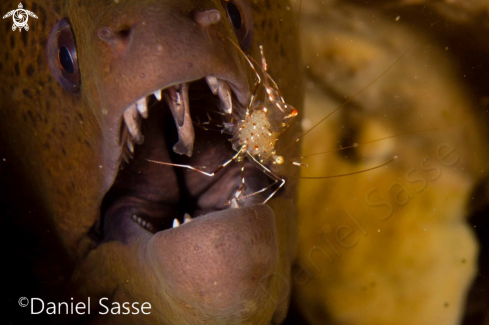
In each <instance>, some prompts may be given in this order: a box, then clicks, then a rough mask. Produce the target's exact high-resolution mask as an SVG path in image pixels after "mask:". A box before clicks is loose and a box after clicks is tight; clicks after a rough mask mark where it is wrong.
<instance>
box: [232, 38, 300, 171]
mask: <svg viewBox="0 0 489 325" xmlns="http://www.w3.org/2000/svg"><path fill="white" fill-rule="evenodd" d="M260 53H261V59H262V73H263V77H264V80H263V87H264V90H265V96H264V97H265V98H264V100H263V101H259V100H258V98H257V97H256V93H257V91H255V93H254V94H253V95H252V97H251V102H250V105H249V107H248V109H247V110H246V115H245V117H244V118H243V119H242V120H241V121H239V123H237V127H236V131H235V134H234V136H233V138H232V139H231V142H232V145H233V149H234V150H236V151H240V150H241V152H242V153H243V154H245V153H247V154H248V155H250V156H252V157H253V158H254V160H256V161H258V162H260V163H261V164H282V163H283V162H284V158H283V157H282V156H279V155H277V154H276V150H275V144H276V142H277V140H278V138H279V136H280V135H281V134H282V133H283V132H284V131H285V130H286V129H287V127H288V126H289V123H290V121H291V120H292V119H293V118H294V117H295V116H297V114H298V112H297V110H296V109H295V108H294V107H292V106H291V105H289V104H286V103H285V101H284V99H283V97H282V95H281V94H280V90H279V89H278V86H277V84H276V83H275V81H274V80H273V79H272V77H271V76H270V75H269V74H268V72H267V63H266V60H265V56H264V53H263V47H262V46H260ZM250 65H251V67H252V68H253V70H255V69H254V67H253V65H252V64H251V62H250ZM255 72H256V70H255ZM256 74H257V78H258V82H257V85H258V84H259V83H260V82H261V78H260V76H259V75H258V73H257V72H256Z"/></svg>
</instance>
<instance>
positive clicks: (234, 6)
mask: <svg viewBox="0 0 489 325" xmlns="http://www.w3.org/2000/svg"><path fill="white" fill-rule="evenodd" d="M221 4H222V6H223V8H224V9H225V10H226V13H227V16H228V19H229V21H230V22H231V24H232V25H233V29H234V33H235V34H236V37H237V38H238V40H239V45H240V46H241V48H242V49H243V50H244V51H246V50H247V49H249V48H250V46H251V41H252V39H253V13H252V12H251V8H250V6H249V4H248V2H247V1H246V0H221Z"/></svg>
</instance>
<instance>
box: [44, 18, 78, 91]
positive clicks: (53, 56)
mask: <svg viewBox="0 0 489 325" xmlns="http://www.w3.org/2000/svg"><path fill="white" fill-rule="evenodd" d="M47 56H48V65H49V70H51V74H52V75H53V76H54V78H55V79H56V81H58V83H59V84H60V85H61V86H62V87H63V88H64V89H66V90H68V91H70V92H72V93H77V92H79V91H80V70H79V67H78V55H77V53H76V44H75V37H74V35H73V31H72V30H71V25H70V22H69V21H68V20H67V19H61V20H60V21H58V22H57V23H56V24H55V25H54V27H53V28H52V29H51V32H50V33H49V38H48V42H47Z"/></svg>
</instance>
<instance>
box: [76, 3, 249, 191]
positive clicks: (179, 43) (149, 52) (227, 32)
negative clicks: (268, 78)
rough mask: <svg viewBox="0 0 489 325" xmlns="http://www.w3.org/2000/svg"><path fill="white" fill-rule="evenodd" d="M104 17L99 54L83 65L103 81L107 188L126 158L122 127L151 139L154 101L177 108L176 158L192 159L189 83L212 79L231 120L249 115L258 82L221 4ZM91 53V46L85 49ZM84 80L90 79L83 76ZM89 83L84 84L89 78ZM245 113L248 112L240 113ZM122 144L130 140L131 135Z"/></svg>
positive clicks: (121, 9) (134, 7)
mask: <svg viewBox="0 0 489 325" xmlns="http://www.w3.org/2000/svg"><path fill="white" fill-rule="evenodd" d="M113 6H114V8H115V9H116V10H114V8H111V10H107V15H100V16H99V17H97V22H96V24H95V26H94V29H93V30H92V31H91V35H92V37H91V38H90V42H91V43H92V44H90V46H86V48H94V49H95V51H93V52H90V53H87V55H89V56H91V60H88V61H87V62H89V63H90V64H89V65H88V66H84V67H82V70H84V71H86V73H92V74H94V75H96V76H97V77H96V78H93V80H95V84H94V85H93V86H94V87H95V88H96V89H97V91H98V93H99V100H100V103H99V106H100V112H96V113H97V114H98V115H99V117H100V120H101V126H102V131H103V133H104V140H103V142H104V157H105V163H104V166H106V167H105V168H104V172H105V173H106V181H107V184H110V183H111V182H112V180H113V179H114V177H115V174H116V172H117V167H118V165H119V162H120V160H121V124H122V123H121V122H124V123H125V125H127V129H128V131H129V133H130V137H128V141H127V142H131V143H128V146H129V147H130V148H131V149H132V146H133V144H141V143H142V142H143V141H144V138H143V135H142V134H141V132H140V130H139V129H140V121H141V119H142V118H143V119H144V118H147V117H148V116H147V115H148V114H147V98H148V96H150V97H151V96H153V94H154V96H155V97H156V98H157V99H158V100H162V101H167V102H169V107H170V109H171V110H172V113H173V115H174V118H175V122H176V124H177V125H178V128H179V135H180V136H181V139H180V141H179V142H178V143H176V144H175V148H174V149H175V152H177V153H179V154H185V155H187V156H191V155H192V145H193V138H194V132H193V130H192V128H193V127H192V122H191V116H189V115H188V107H187V106H188V98H187V97H188V87H189V84H190V83H192V82H194V81H196V80H201V79H204V80H206V81H207V83H208V84H209V86H210V88H211V90H212V92H213V93H214V94H215V95H218V96H219V98H220V99H221V102H222V110H223V111H224V112H225V113H226V114H228V115H229V114H231V113H236V111H237V110H244V109H245V107H247V105H248V103H249V99H250V96H251V90H250V89H251V86H252V84H253V83H254V82H255V81H256V76H255V74H254V73H253V72H252V69H251V68H250V65H249V63H248V62H247V58H246V57H245V55H244V53H242V52H240V50H239V49H238V48H236V46H235V45H234V44H233V42H234V43H235V44H237V43H238V42H237V41H232V40H233V39H234V40H236V35H235V34H234V31H233V27H232V26H231V24H230V22H229V21H228V20H227V19H223V17H226V16H225V15H226V12H225V11H224V9H223V8H222V6H221V5H219V4H216V2H214V1H200V2H198V3H196V2H195V1H189V0H185V1H159V2H153V3H151V4H149V5H146V6H144V8H143V7H142V6H139V5H138V3H132V2H121V3H118V4H117V5H113ZM80 48H83V47H80ZM82 78H83V74H82ZM82 83H83V80H82ZM91 86H92V85H85V87H87V88H88V87H91ZM236 114H238V115H240V114H241V113H236ZM122 138H124V139H122V144H123V145H124V142H126V139H125V136H123V137H122Z"/></svg>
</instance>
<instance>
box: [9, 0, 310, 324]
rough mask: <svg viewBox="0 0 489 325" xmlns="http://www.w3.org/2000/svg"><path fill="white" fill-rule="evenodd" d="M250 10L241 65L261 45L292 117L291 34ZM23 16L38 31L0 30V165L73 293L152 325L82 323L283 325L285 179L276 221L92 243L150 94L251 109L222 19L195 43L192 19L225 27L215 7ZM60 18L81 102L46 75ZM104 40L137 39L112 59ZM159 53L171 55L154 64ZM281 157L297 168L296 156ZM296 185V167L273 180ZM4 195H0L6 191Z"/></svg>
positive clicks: (39, 4)
mask: <svg viewBox="0 0 489 325" xmlns="http://www.w3.org/2000/svg"><path fill="white" fill-rule="evenodd" d="M250 4H251V7H252V10H253V15H254V38H253V43H252V49H251V50H250V51H248V53H251V54H252V55H253V56H254V57H255V58H256V59H258V58H259V54H258V45H260V44H263V46H264V48H265V54H266V57H267V58H268V61H269V72H270V74H271V75H272V76H273V78H274V79H275V81H276V82H277V83H278V85H279V87H280V90H281V92H282V94H283V96H284V97H285V99H286V101H287V102H288V103H290V104H292V105H294V106H295V107H296V108H298V109H299V111H301V106H302V91H301V80H300V77H299V76H300V69H299V49H298V42H297V33H296V26H295V25H296V21H297V20H296V18H294V17H293V16H292V12H291V10H290V9H288V8H287V6H288V4H287V3H285V2H283V1H273V0H257V1H250ZM23 5H24V8H25V9H28V10H31V11H33V12H34V13H36V14H37V15H38V17H39V19H37V20H36V19H30V20H29V26H30V30H29V31H28V32H25V31H22V32H21V33H19V32H17V31H16V32H13V31H12V30H11V24H12V20H11V19H8V20H7V19H6V20H4V21H2V22H1V24H2V25H1V28H0V40H2V44H3V46H2V47H1V49H0V74H1V76H2V77H1V79H0V111H1V114H2V117H1V118H0V138H1V139H3V140H2V151H4V153H5V157H6V158H7V160H9V161H11V162H13V163H14V164H15V165H16V167H17V169H18V170H20V171H21V175H22V177H23V178H24V179H25V180H26V181H27V182H28V184H29V190H30V191H32V192H33V193H35V196H36V200H38V201H39V202H41V210H40V211H38V212H37V213H38V214H39V216H40V217H41V216H46V217H48V218H49V220H50V221H51V222H52V223H53V224H54V226H55V236H58V237H59V239H60V242H61V243H62V246H63V247H64V249H65V250H66V252H67V254H68V255H69V257H70V262H69V263H70V264H71V265H73V268H74V270H75V272H74V274H64V276H65V277H66V278H67V279H70V278H72V279H73V280H74V283H75V286H76V288H77V290H78V291H79V292H80V293H81V294H82V297H83V296H90V297H91V299H92V302H93V301H96V300H98V297H109V299H111V301H120V302H123V301H138V302H144V301H148V302H150V303H151V305H152V313H151V315H148V316H144V317H141V315H138V316H133V317H130V316H127V315H121V316H119V317H117V316H114V317H111V316H99V317H98V318H96V317H95V316H97V315H92V317H89V318H87V319H86V321H87V322H93V323H98V324H269V323H273V324H279V323H281V322H282V321H283V319H284V317H285V315H286V309H287V305H288V300H289V295H290V287H289V286H288V284H287V283H288V279H289V277H290V268H291V263H292V260H293V258H294V255H295V246H296V207H295V203H296V200H295V195H296V186H295V185H296V184H295V181H294V178H293V177H292V178H290V179H288V183H286V186H285V190H284V191H283V192H281V193H280V195H277V196H276V198H274V199H273V200H271V201H270V202H269V204H268V206H269V207H270V208H271V209H272V210H273V214H271V213H270V210H269V208H268V207H266V206H251V207H247V208H244V209H241V210H235V211H231V213H230V212H227V213H224V214H223V212H215V213H211V214H209V215H207V216H204V217H201V218H197V219H194V220H193V221H192V223H190V224H188V225H184V226H182V227H180V228H178V229H171V230H166V231H162V232H158V233H156V234H154V235H153V234H151V233H148V232H144V231H142V230H141V229H140V228H138V227H135V224H134V223H133V222H130V221H128V220H126V219H124V220H121V227H124V226H125V225H126V223H127V227H128V228H130V229H131V231H132V233H131V236H130V237H129V238H128V239H127V240H125V241H122V240H121V241H118V240H112V241H102V242H97V241H96V240H95V239H94V238H93V236H89V234H90V232H91V230H92V229H93V227H94V225H95V224H96V223H97V221H98V220H100V207H101V204H102V199H103V197H104V195H105V193H106V192H107V191H108V189H109V188H110V187H111V185H112V183H113V182H114V179H115V177H116V174H117V173H118V170H119V168H118V165H119V161H120V154H121V147H120V144H119V138H118V137H119V129H120V125H121V118H122V112H123V109H124V108H126V107H127V106H128V105H129V104H130V103H132V102H134V101H135V100H136V99H138V98H140V97H141V96H143V95H146V94H147V93H148V92H149V91H153V90H154V89H156V88H164V87H167V86H169V85H170V84H172V83H179V82H184V81H191V80H195V79H199V78H202V77H204V76H205V75H206V74H210V73H212V74H214V75H217V76H220V77H221V78H223V79H226V80H229V81H230V82H232V83H233V85H234V86H235V89H234V90H235V91H236V92H237V93H238V94H239V95H238V97H239V98H238V99H239V101H241V102H242V103H245V102H246V101H247V98H248V96H249V94H250V87H251V84H252V82H253V80H254V79H253V78H254V74H253V72H252V71H251V69H250V68H249V66H248V64H247V63H246V61H245V60H244V58H243V56H242V55H241V54H240V53H239V52H238V51H237V50H236V48H235V47H234V46H233V45H232V44H231V43H230V42H229V40H228V38H231V39H233V40H234V41H235V42H237V41H236V36H235V35H234V33H233V31H232V29H231V27H230V26H231V25H230V22H229V21H228V20H227V19H224V18H223V19H221V21H220V22H219V23H218V24H215V25H211V26H208V27H206V28H207V31H202V30H201V29H203V27H200V26H197V25H196V24H195V23H194V21H193V20H192V15H191V14H190V12H194V11H200V10H206V9H212V8H216V9H218V10H219V11H221V13H222V16H223V17H226V15H225V13H224V10H223V8H222V6H221V4H220V1H217V0H214V1H211V0H206V1H191V0H160V1H154V0H153V1H151V0H145V1H129V0H119V1H118V3H115V2H114V1H102V0H98V1H95V0H89V1H82V0H78V1H43V0H39V1H25V2H23ZM17 6H18V0H16V1H10V0H9V1H2V2H1V4H0V9H1V10H0V12H2V13H6V12H7V11H9V10H12V9H13V8H16V7H17ZM62 18H68V19H69V20H70V22H71V25H72V29H73V32H74V36H75V39H76V46H77V51H78V63H79V66H80V74H81V91H80V92H79V93H78V94H72V93H69V92H67V91H66V90H64V89H63V88H62V87H61V86H60V85H59V84H58V83H57V82H56V80H55V79H54V78H53V77H52V76H51V73H50V71H49V68H48V65H47V58H46V42H47V38H48V35H49V32H50V30H51V28H52V26H53V25H54V24H55V23H56V22H57V21H58V20H60V19H62ZM143 22H144V23H143ZM107 26H109V27H111V28H114V29H118V28H119V29H120V28H127V27H129V28H130V29H131V32H132V33H134V38H133V42H132V43H131V44H130V48H124V49H113V48H111V47H110V46H108V45H107V44H106V43H104V42H103V41H102V40H101V39H100V38H98V37H97V31H98V30H99V29H100V28H102V27H107ZM158 43H161V44H171V46H168V47H165V48H164V50H163V51H162V52H158V51H157V50H156V49H155V45H156V44H158ZM128 46H129V45H128ZM122 52H124V54H122ZM143 75H144V76H143ZM103 110H107V114H103V113H102V112H103ZM298 122H299V119H297V121H296V123H295V124H293V125H292V126H291V131H290V132H287V133H286V134H284V135H283V136H282V138H281V140H280V141H282V143H284V144H286V143H289V142H290V140H291V139H292V136H293V135H294V134H295V133H297V132H298V131H297V128H298ZM229 146H231V144H229ZM137 150H138V149H137V147H136V151H137ZM288 154H289V155H291V156H296V155H297V153H296V152H294V150H292V151H288ZM222 162H223V161H211V162H210V163H211V164H216V165H217V164H219V163H222ZM287 169H291V170H287ZM296 172H297V170H296V169H293V168H291V167H284V168H283V169H282V170H281V171H280V173H281V174H282V175H294V173H296ZM169 177H171V175H170V176H169ZM236 181H239V179H236ZM9 186H10V184H6V185H5V184H4V187H3V190H4V191H10V187H9ZM11 188H12V189H14V187H13V186H12V187H11ZM13 195H15V193H14V194H13ZM169 195H171V193H170V194H169ZM131 227H132V228H131ZM216 243H220V244H219V245H218V244H216ZM41 247H42V245H41ZM92 314H95V313H94V312H92Z"/></svg>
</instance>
